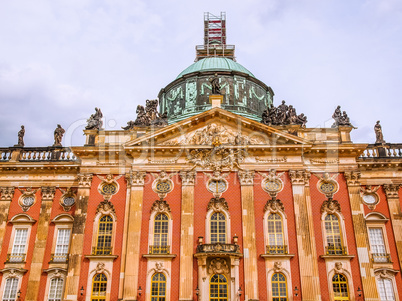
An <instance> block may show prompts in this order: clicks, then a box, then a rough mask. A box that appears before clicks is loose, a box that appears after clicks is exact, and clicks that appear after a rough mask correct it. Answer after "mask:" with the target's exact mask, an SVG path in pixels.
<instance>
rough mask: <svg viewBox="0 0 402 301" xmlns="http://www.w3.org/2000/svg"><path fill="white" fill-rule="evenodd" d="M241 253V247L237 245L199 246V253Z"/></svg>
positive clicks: (216, 244)
mask: <svg viewBox="0 0 402 301" xmlns="http://www.w3.org/2000/svg"><path fill="white" fill-rule="evenodd" d="M220 252H222V253H240V246H239V245H235V244H222V243H215V244H202V245H198V246H197V253H220Z"/></svg>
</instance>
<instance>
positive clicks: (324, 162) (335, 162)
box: [310, 159, 339, 164]
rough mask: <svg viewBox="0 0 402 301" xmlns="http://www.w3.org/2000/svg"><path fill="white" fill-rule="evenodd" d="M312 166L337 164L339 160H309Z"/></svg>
mask: <svg viewBox="0 0 402 301" xmlns="http://www.w3.org/2000/svg"><path fill="white" fill-rule="evenodd" d="M310 162H311V163H313V164H339V159H333V160H320V159H310Z"/></svg>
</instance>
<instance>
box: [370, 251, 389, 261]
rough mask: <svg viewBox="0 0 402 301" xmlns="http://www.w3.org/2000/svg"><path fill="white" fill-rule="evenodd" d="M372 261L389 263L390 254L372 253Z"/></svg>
mask: <svg viewBox="0 0 402 301" xmlns="http://www.w3.org/2000/svg"><path fill="white" fill-rule="evenodd" d="M371 256H372V259H373V262H375V263H389V262H391V256H390V254H388V253H372V254H371Z"/></svg>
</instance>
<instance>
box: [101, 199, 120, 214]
mask: <svg viewBox="0 0 402 301" xmlns="http://www.w3.org/2000/svg"><path fill="white" fill-rule="evenodd" d="M96 213H101V214H102V215H110V214H112V215H114V216H116V211H115V210H114V206H113V204H112V202H110V201H109V200H103V201H102V202H100V203H99V205H98V207H97V208H96Z"/></svg>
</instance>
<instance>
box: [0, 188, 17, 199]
mask: <svg viewBox="0 0 402 301" xmlns="http://www.w3.org/2000/svg"><path fill="white" fill-rule="evenodd" d="M14 191H15V190H14V187H0V193H1V200H2V201H11V200H12V199H13V197H14Z"/></svg>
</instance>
